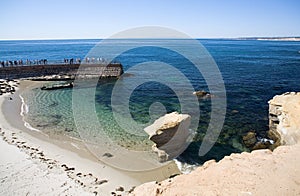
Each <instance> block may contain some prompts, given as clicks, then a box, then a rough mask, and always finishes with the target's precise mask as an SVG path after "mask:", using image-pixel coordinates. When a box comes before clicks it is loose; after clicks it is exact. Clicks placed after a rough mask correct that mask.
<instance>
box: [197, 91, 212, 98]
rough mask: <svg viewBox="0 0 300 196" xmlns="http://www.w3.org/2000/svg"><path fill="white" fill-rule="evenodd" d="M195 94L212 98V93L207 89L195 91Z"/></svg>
mask: <svg viewBox="0 0 300 196" xmlns="http://www.w3.org/2000/svg"><path fill="white" fill-rule="evenodd" d="M193 95H196V96H197V97H198V98H210V97H212V95H211V94H210V93H209V92H206V91H195V92H193Z"/></svg>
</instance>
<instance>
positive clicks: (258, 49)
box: [0, 39, 300, 165]
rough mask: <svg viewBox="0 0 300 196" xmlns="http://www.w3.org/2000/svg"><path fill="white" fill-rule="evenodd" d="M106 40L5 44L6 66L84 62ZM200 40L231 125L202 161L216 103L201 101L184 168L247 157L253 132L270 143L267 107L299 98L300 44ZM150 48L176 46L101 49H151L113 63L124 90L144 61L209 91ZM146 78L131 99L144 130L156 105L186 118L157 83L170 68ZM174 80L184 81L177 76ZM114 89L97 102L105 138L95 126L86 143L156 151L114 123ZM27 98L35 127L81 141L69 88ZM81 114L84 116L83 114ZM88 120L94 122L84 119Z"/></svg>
mask: <svg viewBox="0 0 300 196" xmlns="http://www.w3.org/2000/svg"><path fill="white" fill-rule="evenodd" d="M100 41H101V40H38V41H37V40H33V41H0V61H7V60H12V61H13V60H20V59H22V60H23V61H24V62H25V61H26V59H29V60H32V61H34V60H39V59H47V60H48V62H49V63H60V62H63V60H64V59H65V58H67V59H71V58H74V59H76V58H80V59H82V60H83V59H84V58H85V56H86V55H87V54H88V53H89V52H90V50H91V49H92V48H93V47H94V46H95V45H96V44H98V43H99V42H100ZM197 41H199V43H201V44H202V45H203V46H204V47H205V48H206V50H207V51H208V52H209V53H210V55H211V57H212V58H213V59H214V61H215V63H216V64H217V66H218V68H219V70H220V73H221V75H222V79H223V81H224V86H225V90H226V103H227V105H226V116H225V122H224V125H223V128H222V130H221V133H220V135H219V137H218V139H217V141H216V143H215V145H214V146H213V147H212V149H211V150H210V151H209V152H208V153H207V154H205V155H204V156H199V155H198V151H199V148H200V145H201V143H202V140H203V138H204V136H205V134H206V130H207V127H208V125H209V121H210V114H211V99H213V97H212V98H211V99H199V108H200V118H199V122H198V127H197V128H196V129H197V130H194V131H195V133H196V134H195V137H194V138H193V140H192V141H191V143H190V145H189V146H188V147H187V149H186V150H185V151H184V152H183V153H182V154H181V155H180V156H179V157H177V160H178V161H180V163H183V164H186V165H201V164H203V163H204V162H205V161H207V160H210V159H216V160H220V159H222V158H223V157H224V156H226V155H229V154H231V153H236V152H243V151H248V149H247V148H246V147H245V146H244V145H243V143H242V136H243V135H244V134H245V133H247V132H248V131H250V130H255V131H256V132H257V134H258V135H260V136H262V137H264V136H265V134H266V131H267V130H268V100H270V99H271V98H272V97H273V96H275V95H278V94H282V93H285V92H290V91H300V53H299V51H300V42H293V41H257V40H230V39H199V40H197ZM149 42H159V43H161V42H162V43H168V42H170V40H118V41H117V42H115V43H114V44H112V45H105V46H103V47H104V48H105V51H106V52H107V54H109V53H110V52H111V51H115V50H113V49H116V48H122V47H124V48H126V46H129V45H134V43H140V44H141V43H146V44H145V45H146V46H145V47H139V48H135V49H131V50H129V51H125V52H123V53H122V54H116V58H115V59H114V60H116V61H119V62H121V63H122V65H123V66H124V71H125V73H126V74H127V75H126V76H125V77H124V78H123V79H122V80H123V81H122V82H123V83H122V84H123V85H126V81H128V80H131V81H135V77H136V76H138V75H139V74H140V73H138V72H134V71H132V69H131V68H133V67H134V66H135V65H137V64H141V63H145V62H151V63H152V64H155V63H157V62H164V63H167V64H169V65H171V66H173V67H175V68H176V69H177V70H179V71H180V72H181V73H182V74H183V75H184V76H185V77H186V78H188V81H189V82H190V84H191V86H192V87H193V89H194V90H195V91H198V90H205V91H209V88H208V85H207V83H206V81H205V79H204V77H203V76H202V75H201V73H200V74H199V72H198V71H197V70H196V69H195V67H193V65H192V63H191V62H190V61H188V60H187V59H186V58H184V57H183V56H182V55H180V54H174V52H173V51H170V50H168V49H164V48H155V47H148V46H147V43H149ZM172 43H173V42H172ZM173 45H174V43H173ZM114 47H115V48H114ZM174 47H178V48H180V47H181V45H179V42H178V45H176V42H175V45H174ZM112 48H113V49H112ZM190 49H191V50H192V49H193V48H192V47H191V48H190ZM90 55H91V54H90ZM101 55H102V54H101ZM105 55H106V54H103V56H95V54H94V56H95V58H99V57H105ZM109 55H110V54H109ZM49 66H51V65H49ZM128 70H129V71H128ZM147 72H151V74H153V81H150V82H146V83H145V84H140V85H137V86H136V88H135V89H134V91H133V92H132V94H131V96H130V99H129V111H130V114H131V117H132V119H134V120H135V121H136V122H138V123H141V124H147V123H148V124H151V123H152V122H153V121H154V120H155V119H153V118H152V117H153V116H151V114H149V113H150V112H149V107H152V106H153V105H152V104H153V103H156V105H155V106H156V109H157V108H158V110H159V109H160V108H161V105H160V104H162V105H164V109H165V110H166V112H172V111H178V112H181V109H182V108H181V107H180V100H179V99H178V97H177V94H176V92H175V91H174V90H173V89H172V87H169V86H167V85H164V84H162V83H160V82H157V81H155V78H156V77H165V76H164V74H166V73H164V67H163V66H162V68H161V70H157V69H155V70H151V69H150V70H147ZM147 74H149V73H147ZM166 75H168V74H166ZM166 77H167V76H166ZM139 80H140V78H138V77H137V79H136V81H135V82H136V83H137V84H138V83H139ZM172 80H174V81H181V80H179V78H176V77H175V78H172ZM116 83H117V80H116V79H105V80H99V81H98V84H97V87H96V91H95V97H94V101H95V111H96V115H97V117H98V120H99V122H100V124H101V125H102V129H101V131H102V133H98V132H100V131H99V129H97V126H94V124H93V123H94V122H93V121H91V122H89V123H90V125H91V127H90V129H91V130H92V131H91V133H93V134H91V135H87V136H85V137H84V138H83V139H84V140H87V142H88V140H91V141H92V140H93V138H94V137H95V134H96V135H97V136H99V134H100V135H101V134H105V135H107V136H108V137H109V138H110V139H111V140H112V141H113V142H115V143H116V144H117V145H119V146H122V147H124V148H127V149H130V150H135V151H147V150H149V149H151V145H152V144H151V142H149V141H148V139H147V136H145V135H141V136H135V135H133V134H129V133H127V132H125V131H124V130H123V129H122V126H121V125H120V124H118V122H116V120H115V116H114V114H113V112H112V110H113V107H112V104H111V96H112V92H113V89H114V87H115V84H116ZM85 88H87V89H89V88H92V85H90V84H89V82H87V83H86V86H85ZM22 98H23V99H24V104H26V106H27V107H28V111H27V113H26V112H25V114H24V115H25V116H24V117H25V118H24V119H25V120H26V122H27V123H28V124H30V126H31V127H32V128H34V129H35V130H40V131H43V132H45V133H48V134H52V135H55V134H57V135H60V134H65V135H69V136H72V137H80V134H79V133H78V131H77V127H76V122H74V113H73V112H74V111H73V107H74V105H72V90H71V89H60V90H55V91H51V92H50V91H42V90H40V89H38V88H37V89H33V90H32V91H28V92H26V93H24V94H22ZM85 100H88V97H85V96H84V94H83V95H82V102H81V103H79V104H82V105H81V106H80V107H82V108H85V104H86V103H85ZM158 102H159V103H158ZM157 103H158V104H157ZM76 107H77V106H76ZM160 112H163V111H158V113H155V112H154V113H155V114H154V116H155V117H158V116H159V115H160V114H161V113H160ZM82 115H85V114H84V112H82ZM79 118H80V115H79ZM82 118H83V119H87V120H89V118H86V116H82ZM124 120H125V121H126V119H124ZM92 135H93V136H92Z"/></svg>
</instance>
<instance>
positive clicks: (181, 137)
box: [144, 112, 191, 162]
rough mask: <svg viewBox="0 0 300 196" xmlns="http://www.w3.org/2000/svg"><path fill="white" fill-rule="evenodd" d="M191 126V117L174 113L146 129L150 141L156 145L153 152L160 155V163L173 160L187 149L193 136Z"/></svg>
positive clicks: (161, 118)
mask: <svg viewBox="0 0 300 196" xmlns="http://www.w3.org/2000/svg"><path fill="white" fill-rule="evenodd" d="M190 124H191V116H190V115H188V114H178V113H177V112H173V113H170V114H166V115H164V116H162V117H160V118H159V119H157V120H156V121H155V122H154V123H153V124H152V125H150V126H148V127H146V128H145V129H144V130H145V132H146V133H147V134H148V135H149V139H150V140H151V141H153V142H154V143H155V144H154V145H153V146H152V150H153V151H154V152H156V153H157V154H158V158H159V161H160V162H165V161H168V160H171V159H173V158H175V157H177V156H178V155H180V154H181V153H182V152H183V151H184V150H185V149H186V147H187V145H188V138H189V136H190V135H191V132H190V131H189V126H190Z"/></svg>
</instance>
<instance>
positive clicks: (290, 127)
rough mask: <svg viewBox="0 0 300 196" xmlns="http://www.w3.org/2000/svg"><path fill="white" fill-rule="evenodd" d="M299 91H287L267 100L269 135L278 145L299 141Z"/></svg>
mask: <svg viewBox="0 0 300 196" xmlns="http://www.w3.org/2000/svg"><path fill="white" fill-rule="evenodd" d="M299 118H300V93H295V92H288V93H285V94H283V95H277V96H275V97H273V99H271V100H270V101H269V127H270V130H269V137H270V138H271V139H273V140H274V141H275V143H276V144H277V145H278V146H279V145H292V144H296V143H298V142H299V141H300V120H299Z"/></svg>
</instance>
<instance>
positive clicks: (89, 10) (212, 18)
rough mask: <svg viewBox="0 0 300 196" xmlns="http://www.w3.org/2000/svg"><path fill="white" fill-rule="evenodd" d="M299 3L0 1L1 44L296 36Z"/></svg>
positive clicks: (261, 0)
mask: <svg viewBox="0 0 300 196" xmlns="http://www.w3.org/2000/svg"><path fill="white" fill-rule="evenodd" d="M299 10H300V1H299V0H82V1H79V0H78V1H76V0H24V1H22V0H21V1H20V0H1V1H0V40H26V39H89V38H107V37H109V36H111V35H113V34H115V33H118V32H120V31H123V30H126V29H130V28H135V27H142V26H161V27H168V28H172V29H175V30H177V31H180V32H183V33H186V34H187V35H189V36H191V37H193V38H237V37H259V36H263V37H265V36H266V37H274V36H281V37H282V36H300V11H299Z"/></svg>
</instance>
